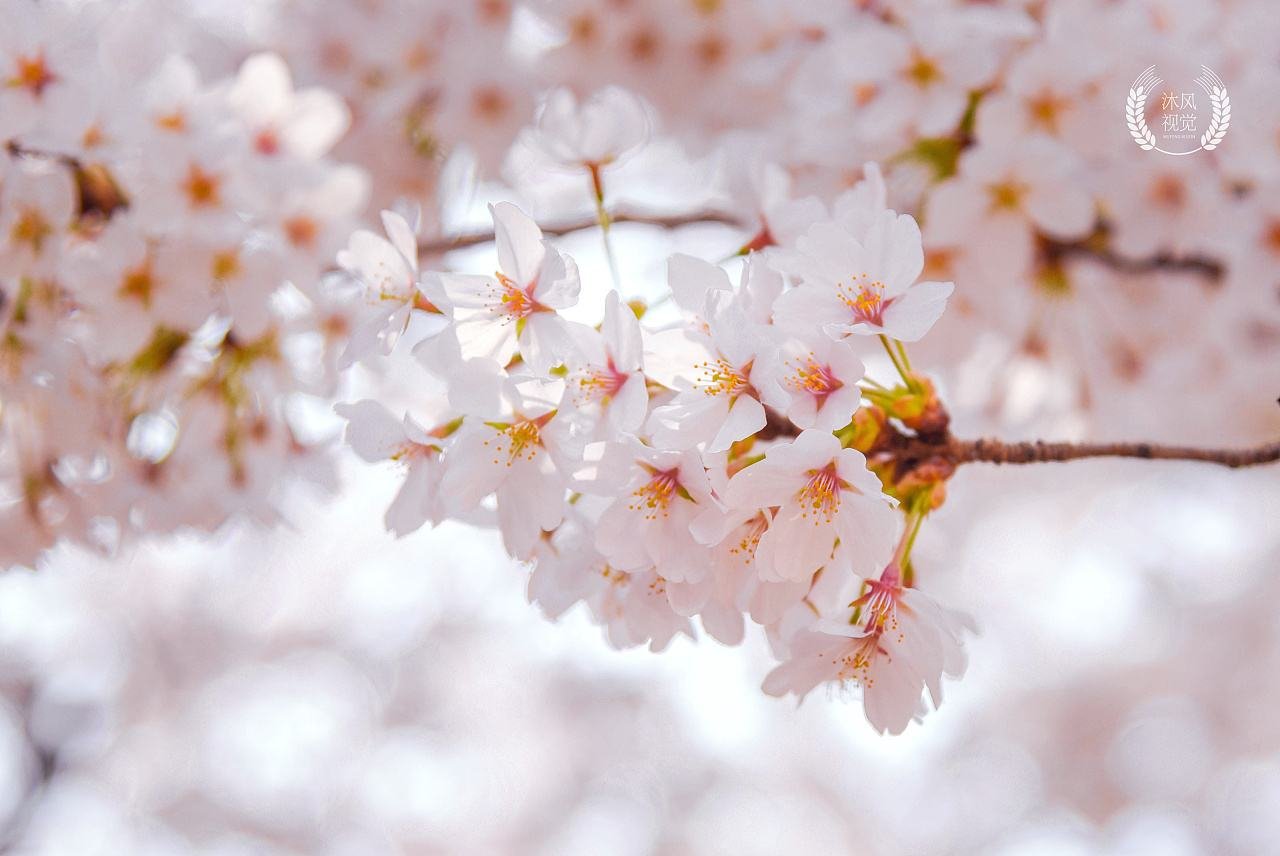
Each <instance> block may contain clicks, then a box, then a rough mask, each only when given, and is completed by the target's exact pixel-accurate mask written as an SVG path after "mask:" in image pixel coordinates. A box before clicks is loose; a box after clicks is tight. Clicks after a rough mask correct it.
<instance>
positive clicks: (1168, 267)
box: [1043, 236, 1225, 283]
mask: <svg viewBox="0 0 1280 856" xmlns="http://www.w3.org/2000/svg"><path fill="white" fill-rule="evenodd" d="M1043 252H1044V253H1045V255H1046V256H1047V257H1048V258H1049V259H1050V260H1052V261H1061V260H1064V259H1068V258H1071V257H1073V256H1084V257H1088V258H1092V259H1096V260H1097V261H1099V262H1101V263H1102V264H1104V265H1106V266H1107V267H1109V268H1111V269H1112V270H1116V271H1119V272H1120V273H1131V274H1147V273H1157V272H1159V271H1168V272H1171V273H1188V274H1194V275H1196V276H1201V277H1204V278H1205V279H1207V280H1209V281H1210V282H1211V283H1216V282H1217V281H1218V280H1220V279H1222V277H1223V274H1224V273H1225V269H1224V267H1223V264H1222V262H1220V261H1218V260H1217V259H1211V258H1209V257H1207V256H1176V255H1174V254H1172V253H1168V252H1164V251H1161V252H1158V253H1156V254H1155V255H1152V256H1147V257H1146V258H1141V259H1134V258H1129V257H1128V256H1122V255H1120V254H1119V253H1117V252H1116V251H1115V250H1113V249H1111V248H1109V247H1107V246H1105V245H1104V244H1100V243H1099V242H1098V241H1097V240H1096V238H1095V236H1090V237H1088V238H1084V239H1082V240H1079V241H1069V242H1068V241H1056V240H1052V239H1044V243H1043Z"/></svg>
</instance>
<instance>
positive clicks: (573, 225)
mask: <svg viewBox="0 0 1280 856" xmlns="http://www.w3.org/2000/svg"><path fill="white" fill-rule="evenodd" d="M609 223H610V225H613V224H615V223H642V224H645V225H648V226H657V227H659V228H662V229H676V228H679V227H680V226H692V225H695V224H698V223H720V224H723V225H725V226H738V227H742V228H747V227H746V226H745V224H743V223H742V221H740V220H738V219H737V218H735V217H731V216H730V215H728V214H725V213H724V212H722V211H694V212H691V213H689V214H667V215H658V214H641V213H638V212H627V211H620V212H618V213H616V214H610V215H609ZM599 225H600V223H599V221H598V220H596V218H595V217H586V218H583V219H580V220H570V221H566V222H562V223H550V224H541V228H542V233H543V234H544V235H553V236H555V235H567V234H569V233H571V232H581V231H583V230H584V229H593V228H596V227H598V226H599ZM492 240H493V230H492V229H481V230H478V231H475V232H464V233H462V234H460V235H454V236H452V237H446V238H437V239H435V240H431V241H424V242H423V243H421V244H419V245H418V250H419V252H421V253H423V254H424V255H440V254H441V253H447V252H449V251H450V250H460V249H463V248H464V247H474V246H475V245H477V244H487V243H488V242H489V241H492Z"/></svg>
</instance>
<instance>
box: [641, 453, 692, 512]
mask: <svg viewBox="0 0 1280 856" xmlns="http://www.w3.org/2000/svg"><path fill="white" fill-rule="evenodd" d="M641 466H642V467H644V468H645V469H646V470H648V471H649V474H650V478H649V481H648V482H646V483H645V484H644V485H642V486H641V487H638V488H636V489H635V490H634V491H632V492H631V496H632V501H631V504H630V505H628V506H627V507H628V508H630V509H631V510H632V511H642V512H644V517H645V519H646V520H655V519H657V518H658V517H659V516H661V517H669V516H671V500H672V499H673V498H674V497H675V496H677V495H679V494H682V493H684V494H685V495H686V496H687V493H686V492H685V491H684V488H683V487H681V486H680V470H679V469H675V468H672V469H669V470H659V469H654V468H653V467H650V466H648V465H647V464H641Z"/></svg>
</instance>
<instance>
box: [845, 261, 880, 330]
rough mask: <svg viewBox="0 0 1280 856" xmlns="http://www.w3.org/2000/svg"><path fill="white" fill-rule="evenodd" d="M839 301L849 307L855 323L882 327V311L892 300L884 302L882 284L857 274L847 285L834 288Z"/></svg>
mask: <svg viewBox="0 0 1280 856" xmlns="http://www.w3.org/2000/svg"><path fill="white" fill-rule="evenodd" d="M836 290H837V291H838V292H839V295H840V300H841V301H843V302H844V305H845V306H847V307H849V311H850V312H851V313H852V314H853V317H854V320H855V321H856V322H862V323H864V324H874V325H875V326H877V327H883V326H884V310H885V309H887V308H888V307H889V304H890V303H892V302H893V299H892V298H890V299H889V300H885V298H884V283H883V282H881V281H880V280H878V279H875V280H873V279H871V278H870V277H868V276H867V275H866V274H865V273H861V274H858V276H857V277H856V278H855V279H853V280H852V281H851V282H850V283H849V284H848V285H846V284H845V283H843V282H841V283H839V284H838V285H837V286H836Z"/></svg>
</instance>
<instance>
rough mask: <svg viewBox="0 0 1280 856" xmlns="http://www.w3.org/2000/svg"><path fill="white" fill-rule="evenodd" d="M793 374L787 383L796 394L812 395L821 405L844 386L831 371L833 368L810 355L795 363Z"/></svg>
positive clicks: (793, 364) (788, 377) (787, 379)
mask: <svg viewBox="0 0 1280 856" xmlns="http://www.w3.org/2000/svg"><path fill="white" fill-rule="evenodd" d="M792 366H793V367H794V368H793V370H792V372H791V374H790V375H788V376H787V378H786V380H785V383H786V385H787V386H788V387H790V388H791V389H794V390H795V391H796V392H803V393H807V394H809V395H812V396H813V397H814V398H816V399H817V400H818V404H819V405H821V404H822V402H823V401H825V400H826V398H827V396H828V395H830V394H831V393H833V392H835V391H836V390H837V389H840V388H841V387H842V386H844V384H843V383H841V382H840V379H839V378H837V377H836V376H835V375H834V374H833V373H832V371H831V366H828V365H824V364H822V363H819V362H818V361H817V360H815V359H814V357H813V354H809V356H808V357H805V358H804V360H803V361H798V362H793V363H792Z"/></svg>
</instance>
